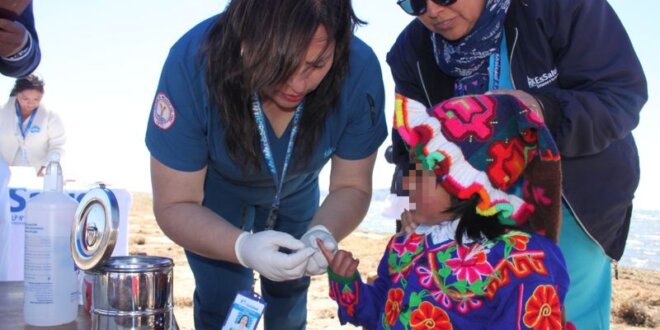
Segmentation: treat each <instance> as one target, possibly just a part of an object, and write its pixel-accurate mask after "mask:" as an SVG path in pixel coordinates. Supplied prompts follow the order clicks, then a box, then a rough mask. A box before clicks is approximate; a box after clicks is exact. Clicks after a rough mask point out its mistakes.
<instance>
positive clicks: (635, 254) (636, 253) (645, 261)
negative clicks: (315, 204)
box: [321, 189, 660, 270]
mask: <svg viewBox="0 0 660 330" xmlns="http://www.w3.org/2000/svg"><path fill="white" fill-rule="evenodd" d="M326 194H327V193H326V192H322V193H321V200H323V198H325V195H326ZM388 196H389V190H388V189H374V191H373V195H372V198H371V205H370V206H369V212H368V213H367V216H366V217H365V219H364V221H362V223H361V224H360V226H359V227H358V228H359V229H360V230H363V231H367V232H372V233H380V234H392V233H394V231H395V222H394V219H390V218H386V217H384V216H382V213H383V210H384V209H385V208H387V206H388V205H389V202H388V201H387V197H388ZM384 248H385V247H383V249H384ZM619 265H621V266H623V267H633V268H646V269H656V270H660V210H637V209H635V210H633V214H632V220H631V225H630V232H629V234H628V241H627V243H626V250H625V252H624V254H623V257H622V258H621V260H620V261H619Z"/></svg>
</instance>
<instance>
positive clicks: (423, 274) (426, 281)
mask: <svg viewBox="0 0 660 330" xmlns="http://www.w3.org/2000/svg"><path fill="white" fill-rule="evenodd" d="M415 273H416V274H417V277H418V279H419V280H418V281H419V284H420V285H421V286H422V287H424V288H430V287H431V285H433V270H431V269H430V268H428V267H425V266H417V267H416V268H415Z"/></svg>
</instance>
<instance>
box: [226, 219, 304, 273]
mask: <svg viewBox="0 0 660 330" xmlns="http://www.w3.org/2000/svg"><path fill="white" fill-rule="evenodd" d="M280 248H286V249H289V250H292V251H294V252H292V253H291V254H286V253H284V252H281V251H279V249H280ZM234 251H235V252H236V258H237V259H238V262H240V264H241V265H243V267H247V268H251V269H254V270H256V271H257V272H259V274H261V275H262V276H265V277H266V278H268V279H269V280H272V281H276V282H281V281H288V280H293V279H297V278H301V277H302V276H303V274H304V272H305V267H306V265H307V259H309V257H310V256H311V255H312V254H314V252H315V251H314V249H313V248H309V247H305V244H303V243H302V242H301V241H299V240H297V239H295V238H294V237H293V236H291V235H289V234H286V233H282V232H279V231H274V230H266V231H262V232H258V233H254V234H252V233H249V232H243V233H241V235H240V236H238V239H236V244H234Z"/></svg>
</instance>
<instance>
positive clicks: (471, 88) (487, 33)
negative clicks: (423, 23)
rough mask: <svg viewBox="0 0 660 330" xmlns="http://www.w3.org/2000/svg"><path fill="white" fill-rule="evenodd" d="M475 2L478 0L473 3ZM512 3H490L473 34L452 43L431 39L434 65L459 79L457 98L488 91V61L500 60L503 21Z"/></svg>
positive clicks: (495, 0) (438, 37) (490, 0)
mask: <svg viewBox="0 0 660 330" xmlns="http://www.w3.org/2000/svg"><path fill="white" fill-rule="evenodd" d="M470 1H476V0H470ZM510 4H511V0H488V1H487V2H486V6H485V8H484V10H483V12H482V13H481V16H479V19H478V20H477V22H476V23H475V24H474V27H473V28H472V30H471V31H470V32H469V33H468V34H467V35H466V36H465V37H463V38H461V39H459V40H456V41H449V40H446V39H445V38H443V37H442V36H441V35H439V34H435V33H434V34H432V35H431V42H432V43H433V52H434V54H435V61H436V63H437V64H438V66H439V67H440V70H442V71H443V72H444V73H446V74H448V75H450V76H452V77H455V78H456V85H455V86H454V90H455V95H456V96H463V95H469V94H483V93H484V92H486V91H487V90H488V59H489V57H490V55H491V54H496V56H499V47H500V42H501V41H502V35H503V33H502V32H503V31H504V19H505V18H506V12H507V10H509V5H510Z"/></svg>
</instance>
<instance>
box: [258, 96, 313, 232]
mask: <svg viewBox="0 0 660 330" xmlns="http://www.w3.org/2000/svg"><path fill="white" fill-rule="evenodd" d="M303 103H304V101H303V102H300V104H298V106H297V107H296V112H295V114H294V115H293V127H292V128H291V137H289V144H288V146H287V148H286V155H285V156H284V164H283V165H282V175H281V176H278V175H277V168H276V167H275V160H274V159H273V152H272V151H271V148H270V143H269V142H268V135H267V134H266V124H265V120H264V112H263V107H262V104H261V100H260V99H259V96H258V95H256V94H255V95H253V96H252V113H253V114H254V119H255V121H256V122H257V129H258V130H259V138H260V140H261V149H262V151H263V154H264V159H265V160H266V164H267V165H268V170H269V171H270V174H271V175H272V176H273V182H275V197H274V198H273V205H272V207H271V210H270V212H269V214H268V219H267V220H266V229H273V228H274V227H275V222H276V221H277V212H278V211H279V208H280V199H281V197H282V196H281V194H282V186H283V185H284V177H285V176H286V170H287V168H288V167H289V161H290V160H291V154H292V153H293V145H294V144H295V141H296V135H298V122H299V121H300V115H301V114H302V109H303Z"/></svg>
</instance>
